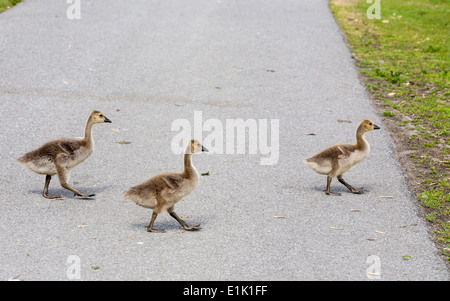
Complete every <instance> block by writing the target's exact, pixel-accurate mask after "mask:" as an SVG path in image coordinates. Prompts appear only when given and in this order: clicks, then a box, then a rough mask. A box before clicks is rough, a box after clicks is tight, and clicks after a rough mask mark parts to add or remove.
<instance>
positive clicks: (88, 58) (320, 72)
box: [0, 0, 449, 280]
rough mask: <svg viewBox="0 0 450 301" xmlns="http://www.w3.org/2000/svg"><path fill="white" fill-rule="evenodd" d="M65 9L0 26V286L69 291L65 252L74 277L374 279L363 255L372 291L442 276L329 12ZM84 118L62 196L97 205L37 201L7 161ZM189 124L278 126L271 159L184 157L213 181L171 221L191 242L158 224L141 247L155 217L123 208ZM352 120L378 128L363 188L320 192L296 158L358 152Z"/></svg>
mask: <svg viewBox="0 0 450 301" xmlns="http://www.w3.org/2000/svg"><path fill="white" fill-rule="evenodd" d="M69 6H70V4H67V3H66V1H56V2H55V1H50V0H42V1H32V0H24V1H23V2H22V3H20V4H18V5H17V6H16V7H14V8H12V9H10V10H8V11H6V12H4V13H2V14H0V28H1V30H0V112H1V121H0V145H1V157H0V164H1V166H2V169H1V170H0V180H1V185H0V239H1V244H0V280H8V279H18V280H67V279H68V276H67V271H68V269H69V268H70V267H71V265H70V264H71V262H70V260H69V264H68V259H69V258H73V257H70V256H71V255H74V256H77V258H79V262H80V268H81V270H80V279H81V280H368V279H369V277H370V276H374V275H371V274H368V273H367V272H368V271H369V272H370V271H374V270H371V269H370V267H371V265H372V262H370V261H369V262H368V258H369V256H372V255H374V256H377V258H378V259H379V261H378V262H379V267H380V270H377V271H376V272H377V275H375V276H379V278H381V280H448V279H449V271H448V269H447V268H446V266H445V263H444V260H443V258H442V257H440V255H439V253H438V251H437V250H436V248H435V245H434V243H433V241H432V240H431V236H430V230H429V229H428V228H427V225H426V221H425V220H424V219H423V218H422V217H420V208H419V207H418V206H417V204H416V201H415V200H414V198H413V197H412V195H411V193H410V191H409V190H408V187H407V184H406V182H405V178H404V174H403V172H402V171H401V169H400V167H399V164H398V162H397V161H396V159H395V155H394V153H393V147H392V142H391V140H390V139H389V135H388V132H387V131H386V130H385V129H384V127H383V122H382V120H380V117H379V116H378V115H377V113H376V110H375V109H374V107H373V106H372V104H371V101H370V100H369V98H368V96H367V94H366V92H365V90H364V88H363V86H362V85H361V82H360V80H359V78H358V73H357V70H356V69H355V67H354V62H353V60H352V58H351V53H350V51H349V49H348V48H347V46H346V43H345V41H344V39H343V36H342V34H341V32H340V30H339V28H338V26H337V25H336V23H335V21H334V19H333V17H332V15H331V13H330V11H329V8H328V2H327V1H325V0H321V1H309V0H308V1H307V0H303V1H245V2H244V1H231V0H221V1H148V0H137V1H133V3H130V2H129V1H100V0H99V1H86V0H81V19H79V20H70V19H68V18H67V16H66V10H67V9H68V7H69ZM93 109H97V110H101V111H102V112H103V113H105V115H106V116H107V117H108V118H110V119H111V120H112V122H113V123H112V124H99V125H96V126H95V127H94V139H95V143H96V150H95V152H94V153H93V155H92V156H91V157H90V158H89V159H88V160H87V161H85V162H84V163H83V164H82V165H79V166H77V167H76V168H75V169H74V170H73V172H72V178H71V180H70V184H72V185H74V187H77V188H78V189H80V190H81V191H83V192H85V193H95V194H96V197H95V198H92V199H79V198H74V197H72V194H71V193H70V192H69V191H66V190H64V189H62V188H61V187H60V186H59V183H58V180H57V179H56V178H54V179H53V180H52V183H51V184H50V193H58V194H62V195H63V196H64V200H47V199H44V198H42V197H41V192H42V188H43V185H44V178H45V177H44V176H40V175H37V174H34V173H33V172H31V171H29V170H27V169H26V168H24V167H22V166H20V165H19V164H18V163H17V162H16V158H17V157H19V156H20V155H22V154H23V153H25V152H27V151H29V150H31V149H33V148H35V147H38V146H39V145H41V144H42V143H44V142H46V141H48V140H51V139H56V138H60V137H79V136H81V135H82V134H83V127H84V124H85V121H86V118H87V116H88V114H89V112H90V111H91V110H93ZM194 111H201V112H202V116H203V120H204V121H205V120H207V119H213V118H214V119H218V120H220V121H221V122H223V124H225V122H226V119H237V118H242V119H244V120H247V119H255V120H258V119H268V120H271V119H278V120H279V126H280V131H279V145H280V147H279V160H278V163H277V164H275V165H270V166H264V165H261V164H260V159H261V158H263V157H267V156H265V155H263V154H261V153H260V152H258V153H257V154H248V153H247V154H236V153H235V154H200V155H195V156H193V161H194V165H195V166H196V167H197V169H198V171H199V172H200V173H205V172H209V176H202V177H201V179H200V183H199V185H198V187H197V189H196V190H195V191H194V192H193V193H192V194H191V195H190V196H188V197H187V198H186V199H184V200H182V201H181V202H180V203H179V204H178V205H177V206H176V210H175V211H176V212H177V213H178V215H180V216H182V217H184V218H186V221H187V222H188V223H191V224H195V223H200V224H201V226H202V230H200V231H197V232H186V231H183V229H181V228H180V227H179V225H178V224H177V223H176V221H175V220H173V219H172V218H171V217H170V216H169V215H168V214H167V213H165V214H161V215H160V216H158V219H157V220H156V223H155V228H164V229H165V230H166V233H165V234H154V233H147V232H146V231H145V227H146V226H147V224H148V222H149V219H150V216H151V210H148V209H145V208H142V207H139V206H136V205H135V204H134V203H132V202H130V201H124V200H123V199H122V196H121V194H122V192H123V191H124V190H126V189H128V188H129V187H131V186H132V185H135V184H137V183H140V182H142V181H144V180H146V179H148V178H150V177H151V176H153V175H156V174H158V173H160V172H164V171H178V170H181V169H182V160H181V155H176V154H173V153H172V151H171V141H172V139H173V137H174V136H175V135H176V133H177V132H175V131H171V125H172V123H173V122H174V121H175V120H177V119H187V120H189V121H190V122H191V123H193V122H194V120H193V118H194ZM363 118H368V119H372V120H373V121H374V122H375V123H376V124H378V125H379V126H381V130H379V131H374V132H370V133H368V134H367V135H366V138H367V140H368V141H369V143H370V144H371V148H372V152H371V154H370V156H369V158H368V159H367V160H366V161H364V162H362V163H360V164H358V165H356V166H355V167H353V169H351V170H350V171H349V172H348V173H347V174H346V177H345V178H346V180H347V181H348V182H349V183H351V184H352V185H354V186H355V187H361V186H364V188H365V189H366V190H367V192H366V193H365V194H363V195H353V194H350V193H347V191H346V188H345V187H344V186H342V185H340V184H339V183H337V181H333V182H332V189H333V191H337V192H342V196H341V197H329V196H325V194H324V193H323V192H322V190H323V189H324V188H325V184H326V178H325V177H324V176H320V175H317V174H315V173H314V172H313V171H312V170H310V169H309V168H308V167H306V166H305V165H304V164H303V163H302V160H303V159H304V158H305V157H309V156H310V155H312V154H314V153H315V152H317V151H319V150H321V149H322V148H324V147H326V146H328V145H331V144H335V143H338V142H353V140H354V132H355V129H356V127H357V125H358V123H359V121H360V120H361V119H363ZM338 120H347V121H350V122H338ZM311 133H314V134H315V135H309V134H311ZM206 134H207V133H206ZM120 141H128V142H130V143H129V144H120V143H117V142H120ZM382 196H390V198H383V197H382ZM274 217H282V218H274ZM405 256H406V257H405ZM368 276H369V277H368Z"/></svg>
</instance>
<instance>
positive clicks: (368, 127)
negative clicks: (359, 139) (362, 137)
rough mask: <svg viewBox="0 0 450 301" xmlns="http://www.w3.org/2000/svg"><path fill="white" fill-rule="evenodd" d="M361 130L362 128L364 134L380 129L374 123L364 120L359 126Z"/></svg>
mask: <svg viewBox="0 0 450 301" xmlns="http://www.w3.org/2000/svg"><path fill="white" fill-rule="evenodd" d="M359 127H360V128H362V130H363V132H364V133H365V132H369V131H373V130H379V129H380V127H379V126H378V125H376V124H375V123H373V122H372V121H371V120H368V119H363V120H362V121H361V123H360V125H359Z"/></svg>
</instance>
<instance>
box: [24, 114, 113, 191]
mask: <svg viewBox="0 0 450 301" xmlns="http://www.w3.org/2000/svg"><path fill="white" fill-rule="evenodd" d="M105 122H106V123H111V120H109V119H108V118H107V117H106V116H105V115H104V114H103V113H102V112H100V111H92V112H91V114H90V115H89V118H88V120H87V122H86V126H85V128H84V137H83V138H82V139H73V138H61V139H58V140H53V141H49V142H47V143H45V144H44V145H42V146H41V147H39V148H37V149H35V150H32V151H30V152H28V153H26V154H24V155H23V156H21V157H20V158H18V159H17V160H18V161H19V163H20V164H22V165H24V166H26V167H28V168H29V169H30V170H32V171H34V172H35V173H38V174H41V175H46V176H45V185H44V190H43V192H42V196H43V197H45V198H48V199H61V196H60V195H53V194H49V193H48V186H49V184H50V180H51V178H52V176H54V175H56V174H57V175H58V178H59V182H60V183H61V186H62V187H64V188H65V189H67V190H70V191H72V192H73V193H74V196H80V197H93V196H94V195H95V194H84V193H82V192H80V191H79V190H77V189H75V188H72V187H70V186H69V184H67V182H69V179H70V172H71V170H72V168H74V167H75V166H77V165H78V164H80V163H82V162H83V161H84V160H86V159H87V158H88V157H89V156H90V155H91V154H92V152H93V151H94V138H93V137H92V127H93V126H94V124H97V123H105Z"/></svg>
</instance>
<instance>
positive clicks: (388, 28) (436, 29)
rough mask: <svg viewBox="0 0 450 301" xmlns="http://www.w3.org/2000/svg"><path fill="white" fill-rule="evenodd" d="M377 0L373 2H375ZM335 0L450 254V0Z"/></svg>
mask: <svg viewBox="0 0 450 301" xmlns="http://www.w3.org/2000/svg"><path fill="white" fill-rule="evenodd" d="M372 3H374V2H372ZM370 5H371V3H367V1H362V0H361V1H357V0H345V1H344V0H330V8H331V10H332V12H333V14H334V16H335V18H336V20H337V22H338V24H339V26H340V27H341V29H342V31H343V32H344V34H345V35H346V38H347V41H348V44H349V46H350V49H351V51H352V53H353V55H354V57H355V61H356V64H357V66H358V67H359V69H360V72H361V73H362V74H363V77H364V78H365V83H366V88H367V90H368V91H369V92H370V93H371V95H372V96H373V98H374V101H375V103H376V104H377V106H379V107H380V112H381V114H382V115H383V118H385V120H387V122H388V123H390V124H393V125H394V127H391V129H392V132H393V133H395V135H398V137H399V139H398V140H399V141H400V143H401V144H402V147H403V149H410V150H414V151H415V153H414V154H413V155H410V154H409V155H407V156H406V157H407V160H409V161H408V164H410V165H411V166H413V167H414V169H413V170H415V172H416V178H415V180H414V181H412V184H413V185H414V186H415V189H414V191H415V192H416V194H417V200H418V201H419V202H420V203H421V204H422V206H423V207H424V208H425V211H426V213H425V217H426V218H427V219H428V220H429V221H430V222H431V223H432V227H433V229H434V233H435V239H436V241H437V242H438V245H439V246H441V247H442V252H443V254H445V256H447V258H448V260H449V261H450V197H449V195H450V184H449V170H450V168H449V167H450V159H449V157H450V147H449V145H450V138H449V134H450V102H449V98H450V92H449V89H448V88H449V80H450V70H449V69H450V53H449V41H448V38H449V36H450V35H449V32H450V18H449V17H448V16H449V15H450V1H448V0H408V1H405V0H389V1H381V2H380V7H381V10H380V11H381V18H380V19H369V18H368V17H367V15H366V11H367V9H368V8H369V6H370Z"/></svg>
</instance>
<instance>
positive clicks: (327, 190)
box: [325, 176, 341, 196]
mask: <svg viewBox="0 0 450 301" xmlns="http://www.w3.org/2000/svg"><path fill="white" fill-rule="evenodd" d="M332 179H333V178H332V177H330V176H327V188H326V189H325V194H326V195H334V196H340V195H341V194H340V193H338V192H331V191H330V185H331V180H332Z"/></svg>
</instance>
